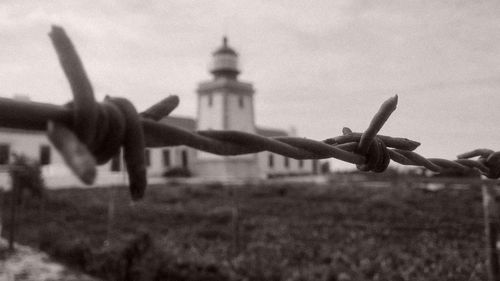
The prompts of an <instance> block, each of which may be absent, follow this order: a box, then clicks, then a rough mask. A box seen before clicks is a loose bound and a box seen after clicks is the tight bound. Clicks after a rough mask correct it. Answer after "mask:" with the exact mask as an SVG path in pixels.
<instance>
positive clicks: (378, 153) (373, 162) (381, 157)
mask: <svg viewBox="0 0 500 281" xmlns="http://www.w3.org/2000/svg"><path fill="white" fill-rule="evenodd" d="M356 152H358V153H359V152H360V151H359V150H357V151H356ZM362 155H363V154H362ZM363 156H364V157H365V158H366V162H365V163H364V164H360V165H356V168H357V169H358V170H360V171H363V172H367V171H372V172H375V173H382V172H383V171H385V170H386V169H387V167H388V166H389V162H390V160H391V158H390V156H389V152H388V151H387V146H386V145H385V143H384V141H382V140H381V139H380V138H379V137H374V138H373V140H372V141H371V143H370V145H369V146H368V151H367V152H366V153H365V154H364V155H363Z"/></svg>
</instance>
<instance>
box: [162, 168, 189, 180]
mask: <svg viewBox="0 0 500 281" xmlns="http://www.w3.org/2000/svg"><path fill="white" fill-rule="evenodd" d="M163 176H164V177H166V178H189V177H191V171H190V170H189V169H188V168H183V167H174V168H171V169H169V170H167V171H165V172H164V173H163Z"/></svg>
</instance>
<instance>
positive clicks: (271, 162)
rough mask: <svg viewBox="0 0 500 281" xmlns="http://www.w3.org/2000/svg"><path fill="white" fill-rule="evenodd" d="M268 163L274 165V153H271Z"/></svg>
mask: <svg viewBox="0 0 500 281" xmlns="http://www.w3.org/2000/svg"><path fill="white" fill-rule="evenodd" d="M268 165H269V168H272V167H274V157H273V155H272V154H269V158H268Z"/></svg>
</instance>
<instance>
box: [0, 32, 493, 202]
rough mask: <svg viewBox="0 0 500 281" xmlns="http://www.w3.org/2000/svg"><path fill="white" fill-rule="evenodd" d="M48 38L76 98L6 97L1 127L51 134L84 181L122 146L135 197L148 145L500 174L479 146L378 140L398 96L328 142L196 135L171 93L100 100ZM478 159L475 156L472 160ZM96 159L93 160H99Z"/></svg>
mask: <svg viewBox="0 0 500 281" xmlns="http://www.w3.org/2000/svg"><path fill="white" fill-rule="evenodd" d="M50 37H51V39H52V42H53V44H54V47H55V49H56V52H57V55H58V58H59V60H60V63H61V66H62V68H63V70H64V73H65V74H66V77H67V78H68V81H69V83H70V86H71V90H72V93H73V102H71V103H69V104H66V105H65V106H57V105H52V104H46V103H36V102H22V101H16V100H11V99H6V98H0V126H1V127H8V128H15V129H28V130H38V131H45V130H47V126H48V124H49V127H48V135H49V139H51V141H52V142H53V144H54V145H55V147H56V148H57V149H58V150H59V151H60V152H61V154H62V155H63V158H64V159H65V161H66V163H67V164H68V166H69V167H70V168H71V169H72V170H73V172H74V173H75V174H76V175H77V176H78V177H79V178H80V179H81V180H82V181H83V182H85V183H89V184H90V183H92V182H93V180H94V178H95V165H96V164H104V163H106V162H108V161H109V160H110V159H111V158H112V157H113V156H115V155H116V154H117V153H118V152H119V150H120V148H121V147H123V148H124V159H125V162H126V164H127V170H128V173H129V179H130V192H131V195H132V198H133V199H134V200H137V199H140V198H141V197H142V196H143V195H144V190H145V188H146V185H147V181H146V168H145V161H144V148H145V147H165V146H177V145H186V146H189V147H192V148H195V149H198V150H202V151H205V152H210V153H214V154H219V155H240V154H249V153H258V152H261V151H269V152H273V153H277V154H281V155H284V156H287V157H290V158H294V159H325V158H336V159H338V160H341V161H345V162H348V163H352V164H355V165H357V168H358V169H359V170H361V171H373V172H383V171H384V170H385V169H386V168H387V167H388V165H389V162H390V160H392V161H394V162H397V163H399V164H402V165H413V166H421V167H425V168H427V169H429V170H431V171H433V172H438V173H439V172H443V171H447V170H454V171H460V172H464V171H469V170H471V169H472V170H477V171H480V172H481V173H482V174H483V175H485V176H487V177H489V178H499V177H500V152H494V151H492V150H488V149H477V150H474V151H471V152H468V153H464V154H461V155H459V156H458V159H456V160H453V161H451V160H446V159H439V158H425V157H423V156H421V155H419V154H417V153H416V152H414V150H415V149H416V148H417V147H418V146H419V145H420V143H418V142H416V141H413V140H409V139H406V138H399V137H390V136H384V135H378V132H379V131H380V130H381V129H382V127H383V125H384V124H385V123H386V121H387V120H388V119H389V117H390V116H391V114H392V113H393V112H394V110H395V109H396V106H397V103H398V96H394V97H391V98H389V99H388V100H387V101H385V102H384V103H383V104H382V106H381V107H380V109H379V110H378V112H377V113H376V114H375V116H374V117H373V119H372V120H371V122H370V124H369V126H368V128H367V129H366V130H365V131H364V132H363V133H358V132H352V131H351V130H350V129H349V128H344V129H343V131H342V133H343V135H341V136H337V137H334V138H329V139H326V140H324V141H315V140H310V139H305V138H295V137H272V138H268V137H263V136H259V135H254V134H250V133H245V132H239V131H215V130H209V131H197V132H191V131H187V130H184V129H182V128H178V127H175V126H170V125H167V124H163V123H160V122H157V121H158V120H160V119H162V118H163V117H165V116H168V115H169V114H170V113H171V112H172V111H173V110H174V109H175V107H176V106H177V105H178V103H179V99H178V97H176V96H170V97H167V98H166V99H164V100H162V101H160V102H159V103H157V104H155V105H153V106H152V107H150V108H149V109H147V110H146V111H144V112H142V113H137V112H136V110H135V108H134V106H133V105H132V104H131V103H130V102H129V101H128V100H126V99H123V98H112V97H106V98H105V100H104V101H103V102H101V103H97V102H96V101H95V98H94V94H93V90H92V86H91V83H90V81H89V79H88V78H87V75H86V73H85V70H84V68H83V64H82V62H81V60H80V58H79V57H78V54H77V52H76V50H75V48H74V47H73V44H72V43H71V41H70V39H69V38H68V37H67V35H66V33H65V32H64V30H63V29H62V28H61V27H57V26H54V27H53V28H52V31H51V33H50ZM474 157H478V158H477V159H475V160H474V159H470V158H474ZM94 159H95V161H94Z"/></svg>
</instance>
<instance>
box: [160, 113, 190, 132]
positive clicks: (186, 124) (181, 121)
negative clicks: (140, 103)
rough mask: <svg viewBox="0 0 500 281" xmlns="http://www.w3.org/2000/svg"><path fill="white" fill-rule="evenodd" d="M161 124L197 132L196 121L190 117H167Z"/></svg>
mask: <svg viewBox="0 0 500 281" xmlns="http://www.w3.org/2000/svg"><path fill="white" fill-rule="evenodd" d="M159 122H160V123H163V124H167V125H171V126H176V127H179V128H182V129H184V130H188V131H194V130H196V120H195V119H193V118H189V117H179V116H167V117H164V118H162V119H161V120H160V121H159Z"/></svg>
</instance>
